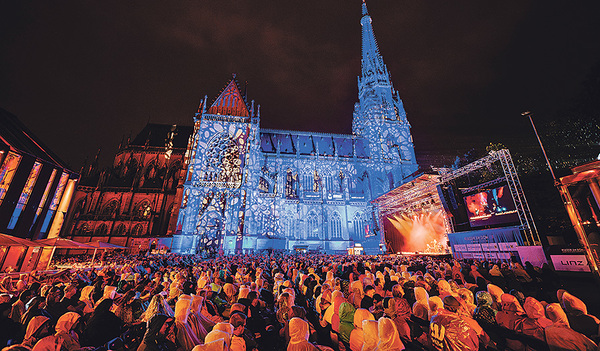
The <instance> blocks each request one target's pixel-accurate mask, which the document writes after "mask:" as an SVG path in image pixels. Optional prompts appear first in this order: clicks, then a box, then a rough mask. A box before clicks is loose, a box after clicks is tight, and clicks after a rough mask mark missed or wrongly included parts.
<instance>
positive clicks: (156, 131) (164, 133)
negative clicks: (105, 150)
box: [129, 123, 194, 149]
mask: <svg viewBox="0 0 600 351" xmlns="http://www.w3.org/2000/svg"><path fill="white" fill-rule="evenodd" d="M173 127H175V128H174V131H175V136H174V137H173V148H176V149H185V148H186V147H187V143H188V139H189V138H190V135H192V133H193V132H194V127H192V126H181V125H175V124H173V125H171V124H158V123H148V124H146V126H145V127H144V129H142V131H141V132H139V133H138V135H136V137H135V138H133V140H132V141H131V142H130V143H129V145H130V146H151V147H165V146H166V144H167V140H168V138H169V133H171V131H172V130H173Z"/></svg>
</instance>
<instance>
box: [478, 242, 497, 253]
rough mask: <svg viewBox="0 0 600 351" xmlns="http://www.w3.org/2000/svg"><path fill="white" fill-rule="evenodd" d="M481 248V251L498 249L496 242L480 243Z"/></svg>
mask: <svg viewBox="0 0 600 351" xmlns="http://www.w3.org/2000/svg"><path fill="white" fill-rule="evenodd" d="M481 249H482V250H483V251H498V244H496V243H485V244H481Z"/></svg>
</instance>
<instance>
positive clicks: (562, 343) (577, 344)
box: [545, 303, 598, 351]
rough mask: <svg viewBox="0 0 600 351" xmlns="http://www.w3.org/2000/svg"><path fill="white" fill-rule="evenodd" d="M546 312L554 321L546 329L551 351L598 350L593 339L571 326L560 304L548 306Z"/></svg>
mask: <svg viewBox="0 0 600 351" xmlns="http://www.w3.org/2000/svg"><path fill="white" fill-rule="evenodd" d="M546 314H547V315H548V317H549V318H550V320H551V321H552V323H553V324H552V326H549V327H547V328H546V329H545V333H546V342H547V343H548V347H549V348H550V351H567V350H584V351H588V350H589V351H592V350H597V348H598V346H597V345H596V344H595V343H594V342H593V341H592V340H590V339H589V338H588V337H586V336H585V335H583V334H581V333H578V332H576V331H575V330H573V329H571V328H570V327H569V321H568V319H567V315H566V314H565V311H563V309H562V308H561V307H560V305H559V304H557V303H551V304H549V305H548V306H546Z"/></svg>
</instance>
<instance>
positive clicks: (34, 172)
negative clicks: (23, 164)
mask: <svg viewBox="0 0 600 351" xmlns="http://www.w3.org/2000/svg"><path fill="white" fill-rule="evenodd" d="M41 169H42V164H41V163H40V162H36V163H34V164H33V168H32V169H31V172H29V177H27V182H25V187H23V191H22V192H21V196H19V201H18V202H17V207H15V210H14V212H13V214H12V217H11V218H10V222H8V226H7V227H6V228H7V229H14V228H15V225H16V224H17V221H18V220H19V216H21V212H22V211H23V208H24V207H25V205H27V201H29V197H30V196H31V191H32V190H33V187H34V185H35V181H36V180H37V177H38V175H39V174H40V170H41Z"/></svg>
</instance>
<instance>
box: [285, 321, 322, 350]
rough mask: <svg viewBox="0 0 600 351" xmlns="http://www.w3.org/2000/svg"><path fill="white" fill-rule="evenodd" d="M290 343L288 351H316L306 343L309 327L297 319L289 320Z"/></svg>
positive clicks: (311, 345)
mask: <svg viewBox="0 0 600 351" xmlns="http://www.w3.org/2000/svg"><path fill="white" fill-rule="evenodd" d="M289 326H290V342H289V343H288V347H287V350H288V351H305V350H311V351H312V350H317V348H316V347H315V346H314V345H313V344H311V343H310V342H309V341H308V337H309V333H310V327H309V325H308V323H307V322H306V321H305V320H303V319H301V318H298V317H294V318H292V319H290V324H289Z"/></svg>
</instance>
